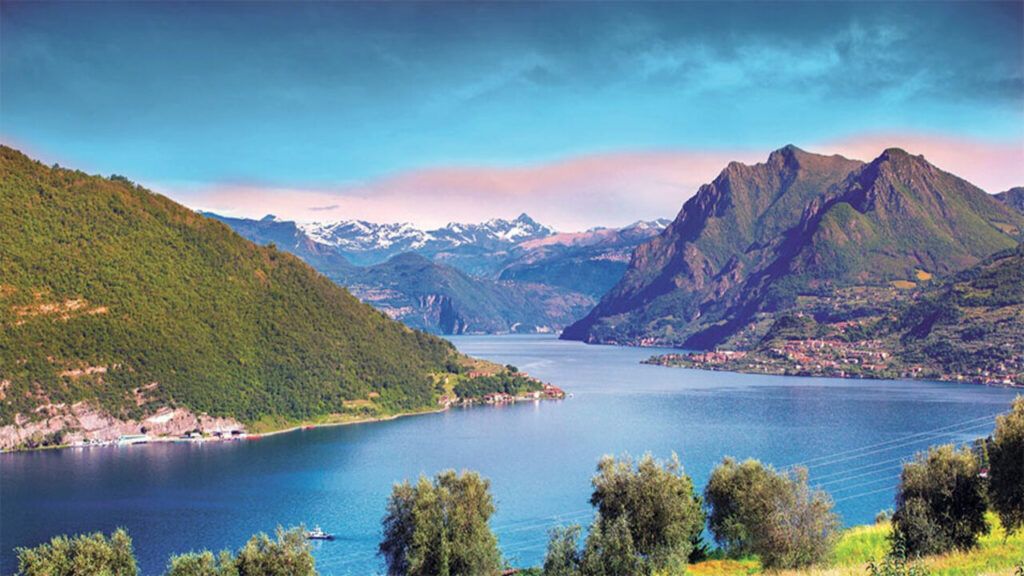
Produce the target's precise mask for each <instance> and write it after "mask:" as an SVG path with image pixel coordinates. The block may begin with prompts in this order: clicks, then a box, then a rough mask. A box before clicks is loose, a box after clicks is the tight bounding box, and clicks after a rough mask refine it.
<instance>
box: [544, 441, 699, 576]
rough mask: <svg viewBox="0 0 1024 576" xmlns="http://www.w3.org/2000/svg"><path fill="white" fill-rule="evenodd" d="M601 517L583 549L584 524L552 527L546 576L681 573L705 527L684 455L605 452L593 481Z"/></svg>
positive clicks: (593, 527) (592, 499)
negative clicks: (614, 454) (664, 458)
mask: <svg viewBox="0 0 1024 576" xmlns="http://www.w3.org/2000/svg"><path fill="white" fill-rule="evenodd" d="M592 483H593V486H594V492H593V494H592V495H591V497H590V503H591V505H593V506H594V507H595V508H597V516H596V518H595V519H594V522H593V524H592V525H591V527H590V530H589V533H588V535H587V539H586V542H585V544H584V546H583V550H582V552H581V551H579V550H578V540H579V535H580V528H579V526H570V527H568V528H559V529H555V530H553V531H552V532H551V539H550V541H549V543H548V552H547V556H546V558H545V560H544V574H545V576H570V575H583V576H605V575H607V576H613V575H621V574H631V575H640V574H648V573H651V572H653V571H659V572H667V573H681V572H682V571H683V570H685V567H686V564H687V562H688V560H689V557H690V554H691V553H692V552H693V551H694V548H695V546H694V544H695V543H696V542H698V541H699V538H700V533H701V530H702V529H703V527H704V512H703V510H702V509H701V504H700V499H699V497H698V496H697V495H696V494H695V492H694V489H693V482H692V481H691V480H690V477H689V476H687V475H686V474H685V473H684V472H683V467H682V465H681V464H680V463H679V459H678V458H677V457H676V456H675V455H673V456H672V458H671V459H670V460H667V461H665V462H659V461H657V460H655V459H654V458H653V457H652V456H650V455H646V456H644V457H643V458H641V459H640V461H639V462H635V461H634V460H633V459H632V458H630V457H629V456H623V457H621V458H615V457H612V456H605V457H604V458H602V459H601V461H600V462H599V463H598V465H597V474H596V475H595V476H594V478H593V480H592Z"/></svg>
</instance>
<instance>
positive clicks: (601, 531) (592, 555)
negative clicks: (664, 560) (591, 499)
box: [580, 516, 654, 576]
mask: <svg viewBox="0 0 1024 576" xmlns="http://www.w3.org/2000/svg"><path fill="white" fill-rule="evenodd" d="M653 564H654V562H652V561H651V560H649V559H648V558H646V557H644V556H641V555H640V553H639V550H637V548H636V545H635V543H634V541H633V536H632V529H631V527H630V524H629V520H627V519H626V516H619V517H617V518H615V519H613V520H605V519H603V518H601V517H600V516H598V518H597V519H596V520H595V521H594V524H593V525H592V526H591V527H590V534H588V535H587V543H586V545H585V546H584V547H583V557H582V558H581V559H580V568H581V570H580V572H581V573H582V575H583V576H644V575H647V574H650V573H651V572H652V569H653Z"/></svg>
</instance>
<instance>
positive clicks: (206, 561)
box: [166, 550, 238, 576]
mask: <svg viewBox="0 0 1024 576" xmlns="http://www.w3.org/2000/svg"><path fill="white" fill-rule="evenodd" d="M166 576H238V569H237V567H236V566H235V559H234V557H233V556H232V555H231V552H229V551H227V550H223V551H221V552H220V554H218V555H217V556H214V554H213V552H210V551H209V550H205V551H203V552H190V553H188V554H182V555H180V556H173V557H171V560H170V562H169V564H168V567H167V573H166Z"/></svg>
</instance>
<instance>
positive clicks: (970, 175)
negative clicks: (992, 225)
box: [817, 133, 1024, 193]
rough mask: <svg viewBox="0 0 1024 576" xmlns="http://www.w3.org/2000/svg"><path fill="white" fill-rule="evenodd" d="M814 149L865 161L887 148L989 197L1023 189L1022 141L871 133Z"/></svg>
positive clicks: (1023, 154) (842, 139) (837, 140)
mask: <svg viewBox="0 0 1024 576" xmlns="http://www.w3.org/2000/svg"><path fill="white" fill-rule="evenodd" d="M817 148H819V149H820V150H822V151H827V152H828V153H836V154H842V155H843V156H847V157H850V158H857V159H859V160H865V161H870V160H872V159H874V158H875V157H876V156H878V154H879V153H880V152H881V151H882V150H884V149H886V148H903V149H904V150H906V151H907V152H910V153H912V154H921V155H923V156H924V157H925V159H926V160H928V161H929V162H931V163H932V164H934V165H936V166H938V167H939V168H941V169H943V170H945V171H946V172H951V173H953V174H956V175H957V176H960V177H961V178H965V179H966V180H968V181H969V182H971V183H972V184H974V185H975V186H978V187H979V188H981V189H983V190H985V191H987V192H990V193H995V192H1001V191H1003V190H1006V189H1009V188H1012V187H1014V186H1022V185H1024V140H1016V141H1007V142H990V141H986V140H980V139H976V138H967V137H960V136H949V135H941V134H921V133H873V134H860V135H856V136H850V137H847V138H840V139H835V140H830V141H826V142H822V143H821V144H820V146H818V147H817Z"/></svg>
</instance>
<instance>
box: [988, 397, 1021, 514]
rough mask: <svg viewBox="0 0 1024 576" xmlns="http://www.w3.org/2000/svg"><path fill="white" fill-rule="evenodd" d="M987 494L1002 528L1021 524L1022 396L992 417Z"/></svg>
mask: <svg viewBox="0 0 1024 576" xmlns="http://www.w3.org/2000/svg"><path fill="white" fill-rule="evenodd" d="M989 462H990V469H989V485H988V490H989V498H990V501H991V503H992V508H993V509H994V510H995V511H996V513H997V514H999V519H1000V521H1002V523H1003V527H1004V528H1006V531H1007V532H1009V533H1013V532H1015V531H1017V530H1019V529H1020V528H1021V527H1022V526H1024V396H1018V397H1017V398H1016V399H1015V400H1014V401H1013V407H1012V409H1011V410H1010V413H1009V414H1007V415H1005V416H1000V417H999V418H997V419H996V430H995V434H994V435H993V438H992V442H991V444H990V445H989Z"/></svg>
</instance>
